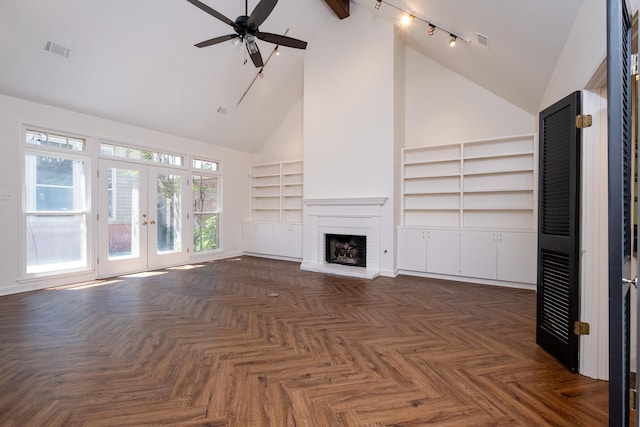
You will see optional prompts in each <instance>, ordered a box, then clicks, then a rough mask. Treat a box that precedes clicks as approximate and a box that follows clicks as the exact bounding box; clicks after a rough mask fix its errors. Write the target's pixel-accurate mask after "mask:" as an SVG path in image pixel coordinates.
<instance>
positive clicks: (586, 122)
mask: <svg viewBox="0 0 640 427" xmlns="http://www.w3.org/2000/svg"><path fill="white" fill-rule="evenodd" d="M592 123H593V117H591V114H580V115H578V116H576V127H577V128H578V129H585V128H588V127H591V124H592Z"/></svg>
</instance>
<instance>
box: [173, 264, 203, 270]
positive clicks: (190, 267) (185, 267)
mask: <svg viewBox="0 0 640 427" xmlns="http://www.w3.org/2000/svg"><path fill="white" fill-rule="evenodd" d="M201 267H204V264H187V265H179V266H178V267H170V268H167V270H192V269H194V268H201Z"/></svg>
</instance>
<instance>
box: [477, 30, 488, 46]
mask: <svg viewBox="0 0 640 427" xmlns="http://www.w3.org/2000/svg"><path fill="white" fill-rule="evenodd" d="M476 40H477V41H478V45H479V46H481V47H483V48H485V49H490V47H489V37H487V36H483V35H482V34H480V33H476Z"/></svg>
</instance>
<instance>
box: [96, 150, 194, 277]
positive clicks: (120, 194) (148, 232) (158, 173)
mask: <svg viewBox="0 0 640 427" xmlns="http://www.w3.org/2000/svg"><path fill="white" fill-rule="evenodd" d="M98 169H99V172H98V173H99V175H98V246H99V247H98V277H111V276H117V275H120V274H126V273H133V272H139V271H145V270H153V269H158V268H163V267H169V266H173V265H179V264H184V263H186V262H187V261H188V253H187V244H186V242H187V240H186V232H187V229H188V227H186V224H187V206H188V198H187V196H188V186H187V184H188V183H187V179H188V177H187V173H186V171H183V170H179V169H173V168H166V167H160V166H148V165H144V164H137V163H129V162H122V161H116V160H107V159H100V160H99V164H98Z"/></svg>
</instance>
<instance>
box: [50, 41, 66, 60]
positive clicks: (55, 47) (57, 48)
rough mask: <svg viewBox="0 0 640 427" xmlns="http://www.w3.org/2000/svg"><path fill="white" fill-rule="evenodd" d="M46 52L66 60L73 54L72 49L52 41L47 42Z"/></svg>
mask: <svg viewBox="0 0 640 427" xmlns="http://www.w3.org/2000/svg"><path fill="white" fill-rule="evenodd" d="M44 50H46V51H47V52H49V53H53V54H55V55H58V56H63V57H65V58H68V57H69V54H70V53H71V49H69V48H68V47H66V46H62V45H61V44H58V43H55V42H52V41H50V40H49V41H47V44H46V45H44Z"/></svg>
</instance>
